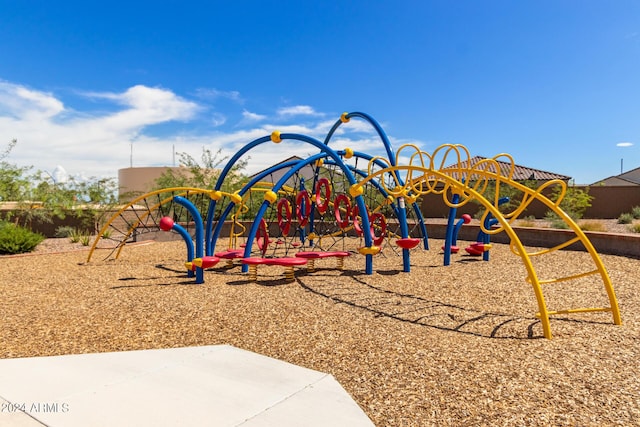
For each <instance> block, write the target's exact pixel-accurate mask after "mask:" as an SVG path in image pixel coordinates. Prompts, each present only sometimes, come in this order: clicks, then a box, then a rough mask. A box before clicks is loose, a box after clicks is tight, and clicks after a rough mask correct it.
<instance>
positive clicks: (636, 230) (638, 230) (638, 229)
mask: <svg viewBox="0 0 640 427" xmlns="http://www.w3.org/2000/svg"><path fill="white" fill-rule="evenodd" d="M629 228H630V229H631V231H633V232H634V233H640V224H633V225H632V226H631V227H629Z"/></svg>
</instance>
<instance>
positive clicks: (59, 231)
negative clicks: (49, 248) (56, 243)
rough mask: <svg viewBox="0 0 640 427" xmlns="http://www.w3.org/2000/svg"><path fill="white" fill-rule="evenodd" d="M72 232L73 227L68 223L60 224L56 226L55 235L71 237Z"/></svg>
mask: <svg viewBox="0 0 640 427" xmlns="http://www.w3.org/2000/svg"><path fill="white" fill-rule="evenodd" d="M73 233H74V228H73V227H71V226H69V225H63V226H60V227H58V228H56V233H55V236H56V237H71V235H72V234H73Z"/></svg>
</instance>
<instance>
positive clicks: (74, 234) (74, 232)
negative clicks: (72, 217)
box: [69, 228, 83, 243]
mask: <svg viewBox="0 0 640 427" xmlns="http://www.w3.org/2000/svg"><path fill="white" fill-rule="evenodd" d="M82 236H83V234H82V231H80V230H78V229H77V228H72V229H71V232H70V233H69V241H70V242H71V243H78V242H79V241H80V240H81V239H82Z"/></svg>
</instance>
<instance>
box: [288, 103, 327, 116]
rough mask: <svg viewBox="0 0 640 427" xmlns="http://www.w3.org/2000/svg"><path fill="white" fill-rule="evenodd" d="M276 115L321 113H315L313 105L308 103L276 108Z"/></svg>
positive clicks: (311, 114) (317, 114)
mask: <svg viewBox="0 0 640 427" xmlns="http://www.w3.org/2000/svg"><path fill="white" fill-rule="evenodd" d="M278 115H280V116H321V115H322V114H321V113H317V112H316V111H315V110H314V109H313V107H310V106H308V105H296V106H293V107H283V108H280V109H278Z"/></svg>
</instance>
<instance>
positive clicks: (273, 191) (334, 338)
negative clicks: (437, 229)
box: [0, 113, 640, 426]
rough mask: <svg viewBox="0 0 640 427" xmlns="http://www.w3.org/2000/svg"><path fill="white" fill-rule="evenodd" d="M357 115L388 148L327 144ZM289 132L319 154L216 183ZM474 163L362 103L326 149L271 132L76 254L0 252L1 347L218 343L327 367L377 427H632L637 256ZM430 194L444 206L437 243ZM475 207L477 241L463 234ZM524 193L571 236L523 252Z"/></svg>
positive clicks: (133, 207) (495, 163)
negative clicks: (411, 139)
mask: <svg viewBox="0 0 640 427" xmlns="http://www.w3.org/2000/svg"><path fill="white" fill-rule="evenodd" d="M353 119H358V120H364V121H365V122H367V123H368V124H370V125H371V126H372V127H373V128H374V129H375V130H376V132H377V134H378V136H379V137H380V143H381V146H382V147H384V152H385V153H386V155H383V156H372V155H370V154H367V153H363V152H360V151H358V150H355V149H353V148H351V147H338V148H336V149H334V148H332V146H333V145H334V144H333V142H332V136H333V135H334V134H335V133H336V132H337V130H338V129H339V128H340V127H341V126H346V125H348V123H349V122H350V120H353ZM292 141H297V142H302V143H305V144H308V145H309V146H310V147H312V148H315V149H317V151H318V153H317V154H312V155H310V156H309V157H308V158H305V159H295V160H290V161H285V162H283V163H281V164H278V165H275V166H273V167H271V168H269V169H266V170H264V171H263V172H260V173H258V174H256V175H255V176H253V177H252V178H251V179H250V180H249V182H248V183H246V184H243V186H242V187H241V188H226V187H225V186H224V183H225V178H226V177H227V176H229V175H231V174H232V173H233V167H234V165H235V164H236V163H237V162H238V161H239V160H240V159H242V158H243V156H245V155H247V154H248V153H250V152H252V150H254V149H256V148H259V147H263V146H265V145H269V144H283V145H286V144H287V143H291V142H292ZM470 159H471V154H470V153H469V151H468V150H467V148H465V147H463V146H460V145H444V146H441V147H438V148H436V149H435V150H434V151H433V152H431V153H426V152H423V151H421V150H419V149H418V147H416V146H413V145H404V146H401V147H400V148H398V150H397V151H393V150H392V148H391V145H390V143H389V141H388V138H387V137H386V135H385V133H384V131H383V130H382V129H381V127H380V126H379V124H378V123H377V122H376V121H375V120H374V119H372V118H371V117H370V116H368V115H366V114H364V113H344V114H343V115H342V116H341V117H340V119H339V120H337V121H336V123H335V125H334V126H333V128H332V129H331V130H330V131H329V133H328V134H327V136H326V138H325V140H324V141H319V140H316V139H314V138H311V137H308V136H305V135H298V134H281V133H280V132H278V131H274V132H272V133H271V134H270V135H265V136H264V137H262V138H258V139H256V140H254V141H252V142H249V143H248V144H247V145H246V146H245V147H244V148H243V149H241V150H239V151H238V152H237V153H236V155H234V156H233V157H232V158H231V159H230V160H229V162H228V164H227V165H226V166H225V167H224V169H223V170H222V171H221V174H220V177H219V179H218V181H217V184H216V187H215V188H213V189H198V188H171V189H164V190H158V191H154V192H151V193H148V194H144V195H141V196H139V197H137V198H136V199H134V200H132V201H131V202H129V203H128V204H127V205H126V206H123V207H122V208H121V209H120V210H119V211H117V212H115V213H114V215H113V216H112V217H111V219H110V220H109V221H107V223H106V224H105V225H104V227H103V228H102V230H101V231H100V233H99V234H98V236H99V237H97V238H96V239H95V241H94V244H93V245H92V246H91V248H90V249H89V250H88V251H81V252H70V253H62V254H42V255H33V256H27V257H11V258H9V257H5V258H0V267H2V271H3V272H5V274H3V277H2V282H0V291H1V292H2V295H3V299H2V301H1V302H0V307H1V308H2V312H3V313H4V314H5V319H4V320H5V325H4V326H5V327H3V328H2V332H1V333H0V338H2V342H3V343H4V345H3V348H2V354H0V357H4V358H9V357H25V356H41V355H57V354H73V353H92V352H106V351H123V350H134V349H150V348H173V347H185V346H201V345H211V344H230V345H233V346H236V347H239V348H242V349H246V350H250V351H254V352H257V353H260V354H264V355H267V356H270V357H274V358H277V359H280V360H284V361H287V362H291V363H294V364H298V365H301V366H304V367H307V368H311V369H316V370H319V371H323V372H328V373H331V374H332V375H333V376H334V377H335V378H336V379H337V380H338V381H339V382H340V383H341V384H342V385H343V386H344V387H345V388H346V389H347V391H348V392H349V393H350V394H351V395H352V396H353V397H354V399H355V400H356V401H357V402H358V404H359V405H360V406H361V407H362V408H363V409H364V411H365V412H366V414H367V415H368V416H369V417H370V418H371V419H372V420H373V421H374V423H376V425H456V426H457V425H634V424H639V423H640V404H639V403H638V400H637V396H638V394H639V393H640V379H638V377H637V375H636V373H635V367H636V365H637V354H639V353H640V342H639V341H638V339H637V337H638V336H640V328H639V327H638V324H639V323H638V320H639V319H640V316H639V315H638V314H637V313H638V312H639V309H640V296H639V295H638V292H637V283H638V279H639V278H640V273H638V272H639V271H640V268H638V267H640V261H638V260H635V259H629V258H624V257H619V256H613V255H602V254H598V253H597V251H596V250H595V248H594V246H593V245H592V244H591V242H590V240H589V238H588V237H587V235H586V234H585V233H584V232H583V231H582V230H581V229H580V227H579V226H578V225H577V224H576V223H575V222H574V221H573V220H572V219H571V217H570V216H569V215H567V214H566V213H565V212H564V211H562V209H561V208H560V201H561V199H562V197H563V195H564V194H565V191H566V183H564V182H562V181H558V180H552V181H548V182H544V183H538V184H537V186H526V185H524V184H522V183H520V182H517V181H516V180H514V179H513V171H514V167H515V166H514V165H515V163H514V161H513V159H512V158H511V157H510V156H509V155H508V154H497V155H496V156H495V157H493V158H486V159H485V160H482V161H481V162H479V163H478V164H471V162H470ZM551 188H556V189H557V193H558V194H559V198H558V199H557V200H555V201H552V200H550V199H549V198H548V197H547V195H546V194H548V190H549V189H551ZM427 194H436V195H438V196H440V197H441V198H442V203H444V204H445V205H446V206H448V207H449V216H448V218H447V219H446V221H447V223H446V233H445V238H444V239H436V238H432V237H429V221H428V220H427V219H425V218H428V216H427V215H426V213H425V212H423V211H422V210H421V209H420V207H419V204H418V200H419V199H420V197H422V196H424V195H427ZM470 202H474V203H479V204H480V205H481V207H482V213H481V215H480V217H479V218H478V219H476V220H474V221H476V222H477V223H478V224H479V226H478V229H479V232H478V233H477V237H476V238H475V239H473V240H470V241H463V240H461V239H458V232H459V231H460V229H461V228H463V227H470V225H469V224H470V223H471V221H472V218H470V217H469V216H468V215H467V216H465V215H462V216H460V217H459V216H458V215H457V209H458V208H459V207H461V206H464V205H465V204H466V203H470ZM532 203H542V204H544V205H545V206H546V208H547V209H548V210H549V211H551V212H553V213H554V214H555V215H557V217H558V218H559V220H561V221H564V223H565V224H566V226H567V231H566V233H564V234H563V235H564V236H566V240H565V241H564V242H561V243H559V244H556V246H553V247H551V248H538V247H529V246H526V245H524V244H523V242H522V241H521V240H520V238H519V236H518V232H517V231H516V229H515V228H514V224H515V223H516V222H517V220H518V219H519V218H521V217H522V216H523V215H524V212H526V208H527V206H529V205H530V204H532ZM499 233H502V235H506V236H507V237H508V239H509V242H510V243H509V244H499V243H496V242H495V241H492V236H494V235H496V234H499ZM576 247H577V249H578V250H568V249H570V248H571V249H576ZM18 284H19V285H18ZM614 288H615V290H614Z"/></svg>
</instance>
